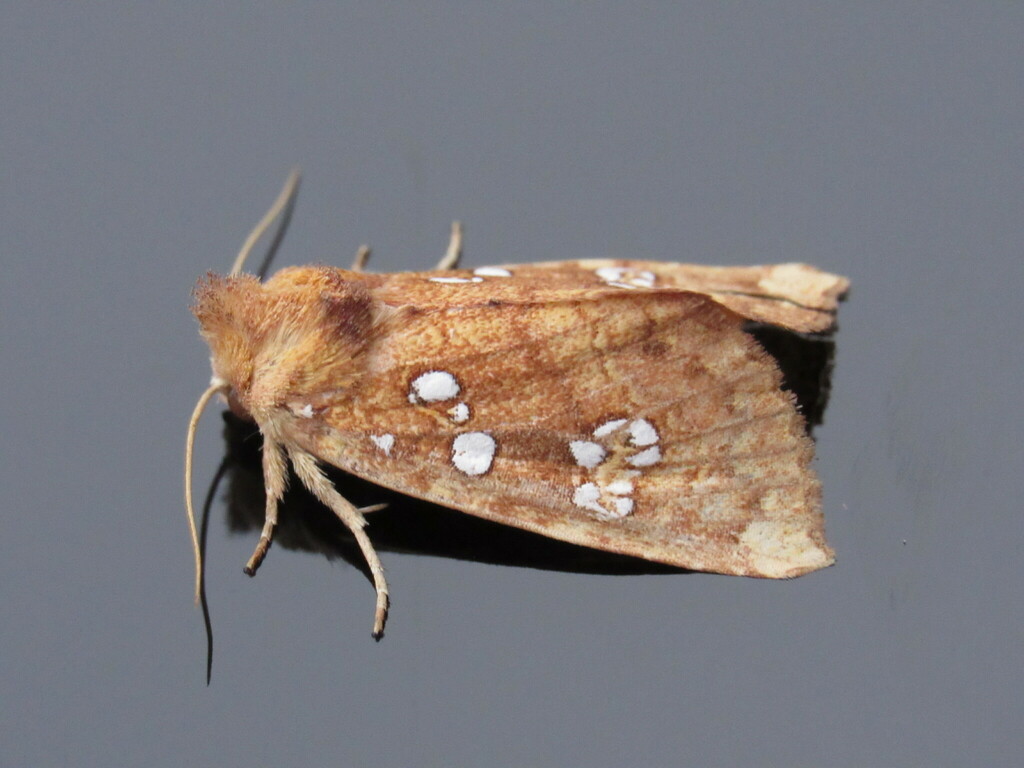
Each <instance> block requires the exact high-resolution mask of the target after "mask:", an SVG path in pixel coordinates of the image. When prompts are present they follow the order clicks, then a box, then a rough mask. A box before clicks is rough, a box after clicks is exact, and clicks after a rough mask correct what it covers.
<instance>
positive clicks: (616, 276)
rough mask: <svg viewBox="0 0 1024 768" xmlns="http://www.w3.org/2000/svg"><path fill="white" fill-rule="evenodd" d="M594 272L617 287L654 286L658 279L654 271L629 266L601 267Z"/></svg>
mask: <svg viewBox="0 0 1024 768" xmlns="http://www.w3.org/2000/svg"><path fill="white" fill-rule="evenodd" d="M594 274H596V275H597V276H598V277H599V278H601V279H602V280H604V281H605V282H606V283H607V284H608V285H613V286H615V287H616V288H653V287H654V282H655V280H656V279H657V278H656V277H655V274H654V273H653V272H649V271H647V270H646V269H631V268H629V267H601V268H600V269H595V270H594Z"/></svg>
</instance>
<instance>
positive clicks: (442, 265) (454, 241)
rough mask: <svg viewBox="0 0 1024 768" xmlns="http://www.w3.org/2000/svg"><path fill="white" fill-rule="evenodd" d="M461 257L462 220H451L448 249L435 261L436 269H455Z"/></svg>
mask: <svg viewBox="0 0 1024 768" xmlns="http://www.w3.org/2000/svg"><path fill="white" fill-rule="evenodd" d="M461 258H462V222H459V221H453V222H452V236H451V239H449V240H448V250H447V251H445V253H444V256H442V257H441V260H440V261H439V262H437V269H455V268H457V267H458V266H459V259H461Z"/></svg>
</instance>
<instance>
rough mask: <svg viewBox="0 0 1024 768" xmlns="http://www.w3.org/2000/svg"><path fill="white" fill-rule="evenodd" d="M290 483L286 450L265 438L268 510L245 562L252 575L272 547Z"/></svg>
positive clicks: (247, 571)
mask: <svg viewBox="0 0 1024 768" xmlns="http://www.w3.org/2000/svg"><path fill="white" fill-rule="evenodd" d="M287 483H288V468H287V466H286V465H285V457H284V450H283V449H282V448H281V445H280V443H276V442H274V441H273V440H271V439H270V438H269V437H266V436H265V437H264V438H263V485H264V487H265V490H266V494H267V511H266V515H265V517H264V518H263V531H262V532H261V533H260V540H259V542H258V543H257V544H256V549H255V551H254V552H253V553H252V557H250V558H249V562H248V563H246V564H245V572H246V573H247V574H249V575H250V576H255V575H256V569H257V568H259V567H260V563H262V562H263V558H265V557H266V556H267V550H269V549H270V542H271V541H273V538H274V526H276V525H277V505H278V503H279V502H280V501H281V499H282V498H283V497H284V490H285V487H286V485H287Z"/></svg>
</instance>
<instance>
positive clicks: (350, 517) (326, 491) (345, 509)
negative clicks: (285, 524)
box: [288, 448, 388, 640]
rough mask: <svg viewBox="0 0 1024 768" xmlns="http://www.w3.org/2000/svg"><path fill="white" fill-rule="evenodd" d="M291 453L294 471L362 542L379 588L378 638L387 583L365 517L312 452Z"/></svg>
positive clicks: (375, 623)
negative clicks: (368, 533)
mask: <svg viewBox="0 0 1024 768" xmlns="http://www.w3.org/2000/svg"><path fill="white" fill-rule="evenodd" d="M288 455H289V456H290V457H291V460H292V466H293V467H294V468H295V474H296V475H298V476H299V479H300V480H301V481H302V482H303V484H304V485H305V486H306V487H307V488H308V489H309V490H310V491H311V492H312V494H313V495H314V496H316V497H317V498H318V499H319V500H320V502H321V503H323V504H326V505H327V506H328V507H330V509H331V511H332V512H334V514H336V515H337V516H338V518H339V519H340V520H341V522H343V523H344V524H345V526H346V527H347V528H348V529H349V530H350V531H352V535H353V536H354V537H355V539H356V543H358V544H359V549H360V550H361V551H362V553H363V557H365V558H366V564H367V565H368V566H369V568H370V575H372V576H373V587H374V589H375V590H376V591H377V606H376V611H375V612H374V618H373V636H374V638H376V639H377V640H379V639H380V638H381V637H382V636H383V634H384V622H385V621H387V618H388V583H387V580H386V579H385V578H384V566H383V565H381V562H380V557H378V556H377V550H375V549H374V548H373V544H372V543H371V542H370V537H369V536H367V534H366V531H365V530H363V529H364V528H365V527H366V518H364V517H363V515H362V513H361V512H360V511H359V510H358V509H356V507H355V506H353V504H352V503H351V502H350V501H349V500H348V499H346V498H345V497H344V496H342V495H341V494H340V493H338V491H337V489H336V488H335V487H334V485H333V484H332V483H331V481H330V480H329V479H328V478H327V475H325V474H324V471H323V470H322V469H320V465H318V464H317V463H316V459H315V458H314V457H313V455H312V454H309V453H306V452H304V451H300V450H296V449H292V448H289V450H288Z"/></svg>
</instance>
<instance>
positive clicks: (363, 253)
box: [352, 244, 370, 272]
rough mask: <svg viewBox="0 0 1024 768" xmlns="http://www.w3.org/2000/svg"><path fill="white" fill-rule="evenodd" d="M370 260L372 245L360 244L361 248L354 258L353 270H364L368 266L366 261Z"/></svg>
mask: <svg viewBox="0 0 1024 768" xmlns="http://www.w3.org/2000/svg"><path fill="white" fill-rule="evenodd" d="M369 260H370V246H368V245H366V244H363V245H360V246H359V250H357V251H356V257H355V258H354V259H352V271H353V272H362V271H363V269H364V268H365V267H366V262H368V261H369Z"/></svg>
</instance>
